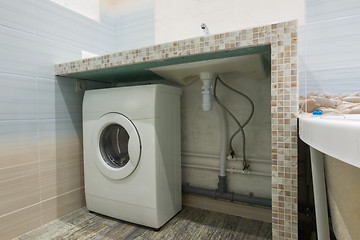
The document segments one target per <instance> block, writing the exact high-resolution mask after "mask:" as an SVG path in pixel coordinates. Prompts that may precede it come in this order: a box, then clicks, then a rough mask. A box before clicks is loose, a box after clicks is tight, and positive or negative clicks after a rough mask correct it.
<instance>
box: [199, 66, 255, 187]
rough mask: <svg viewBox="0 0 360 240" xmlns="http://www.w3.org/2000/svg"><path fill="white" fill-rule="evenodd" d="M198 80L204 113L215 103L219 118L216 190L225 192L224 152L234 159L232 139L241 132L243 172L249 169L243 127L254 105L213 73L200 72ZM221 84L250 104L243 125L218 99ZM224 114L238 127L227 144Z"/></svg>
mask: <svg viewBox="0 0 360 240" xmlns="http://www.w3.org/2000/svg"><path fill="white" fill-rule="evenodd" d="M213 79H215V83H214V92H213V93H212V86H211V82H212V80H213ZM200 80H201V81H202V83H203V86H202V92H201V93H202V98H203V103H202V108H203V110H204V111H205V112H209V111H211V109H212V105H213V102H215V103H216V106H217V109H218V112H219V117H220V125H221V152H220V174H219V183H218V189H219V191H220V192H226V191H227V184H226V159H227V158H226V151H227V149H228V146H229V149H228V152H229V155H230V156H231V158H235V157H236V154H235V151H234V149H233V146H232V144H233V139H234V137H235V136H236V135H237V134H238V133H239V132H240V131H241V133H242V140H243V171H246V170H248V169H249V164H248V163H247V160H246V152H245V150H246V148H245V140H246V138H245V132H244V127H245V126H246V125H247V124H248V123H249V121H250V119H251V118H252V116H253V114H254V103H253V102H252V100H251V99H250V98H249V97H248V96H247V95H245V94H244V93H241V92H239V91H237V90H236V89H234V88H232V87H230V86H229V85H227V84H226V83H225V82H224V81H222V79H221V78H220V77H219V76H218V75H215V74H214V73H210V72H202V73H200ZM218 81H219V82H220V83H222V84H223V85H224V86H225V87H226V88H228V89H230V90H231V91H233V92H235V93H237V94H239V95H241V96H244V97H245V98H246V99H247V100H248V101H249V102H250V104H251V113H250V115H249V117H248V118H247V119H246V121H245V122H244V123H242V124H241V123H240V122H239V121H238V120H237V118H236V117H235V116H234V115H233V114H232V113H231V112H230V110H228V109H227V108H226V107H225V106H224V104H223V103H222V102H221V101H220V100H219V99H218V97H217V95H216V86H217V82H218ZM225 112H227V113H228V114H229V115H230V116H231V118H232V119H233V120H234V121H235V122H236V124H237V125H238V129H237V130H236V131H235V132H234V133H233V134H232V136H231V137H230V140H229V142H228V136H227V122H226V117H225Z"/></svg>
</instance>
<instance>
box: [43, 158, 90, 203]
mask: <svg viewBox="0 0 360 240" xmlns="http://www.w3.org/2000/svg"><path fill="white" fill-rule="evenodd" d="M83 186H84V167H83V155H82V154H74V155H70V156H69V155H66V154H65V155H60V154H59V155H58V156H57V157H56V158H55V159H51V160H48V161H41V162H40V187H41V200H42V201H43V200H46V199H48V198H51V197H55V196H58V195H60V194H63V193H66V192H70V191H72V190H75V189H78V188H80V187H83Z"/></svg>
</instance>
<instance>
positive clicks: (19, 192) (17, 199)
mask: <svg viewBox="0 0 360 240" xmlns="http://www.w3.org/2000/svg"><path fill="white" fill-rule="evenodd" d="M38 202H40V188H39V163H31V164H27V165H22V166H17V167H11V168H6V169H0V216H1V215H4V214H6V213H9V212H12V211H15V210H18V209H21V208H24V207H27V206H29V205H33V204H35V203H38Z"/></svg>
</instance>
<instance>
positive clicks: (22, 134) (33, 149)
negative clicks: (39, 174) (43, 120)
mask: <svg viewBox="0 0 360 240" xmlns="http://www.w3.org/2000/svg"><path fill="white" fill-rule="evenodd" d="M37 161H38V149H37V122H36V120H31V121H0V168H3V167H12V166H16V165H21V164H26V163H30V162H37Z"/></svg>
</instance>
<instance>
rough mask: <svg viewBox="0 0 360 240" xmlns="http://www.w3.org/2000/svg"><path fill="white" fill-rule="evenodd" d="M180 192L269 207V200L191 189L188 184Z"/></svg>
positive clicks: (197, 188)
mask: <svg viewBox="0 0 360 240" xmlns="http://www.w3.org/2000/svg"><path fill="white" fill-rule="evenodd" d="M182 191H183V193H191V194H197V195H202V196H206V197H212V198H217V199H223V200H229V201H232V202H241V203H247V204H253V205H259V206H264V207H271V199H267V198H260V197H254V196H253V195H243V194H238V193H233V192H220V191H219V190H211V189H206V188H199V187H192V186H190V185H188V184H185V185H183V186H182Z"/></svg>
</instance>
